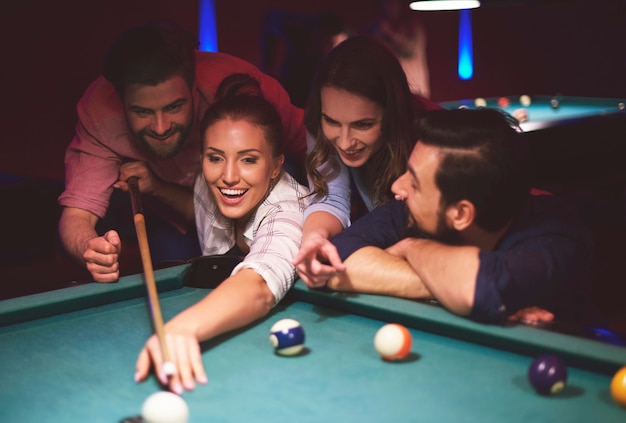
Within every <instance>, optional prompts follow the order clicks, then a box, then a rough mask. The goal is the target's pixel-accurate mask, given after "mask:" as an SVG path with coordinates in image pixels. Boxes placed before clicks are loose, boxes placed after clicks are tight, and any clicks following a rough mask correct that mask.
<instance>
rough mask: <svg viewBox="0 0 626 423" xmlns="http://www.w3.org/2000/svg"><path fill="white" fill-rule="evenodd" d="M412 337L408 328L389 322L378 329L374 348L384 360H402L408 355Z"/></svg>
mask: <svg viewBox="0 0 626 423" xmlns="http://www.w3.org/2000/svg"><path fill="white" fill-rule="evenodd" d="M412 343H413V338H412V337H411V333H410V332H409V330H408V329H407V328H406V327H404V326H402V325H401V324H398V323H389V324H386V325H385V326H383V327H381V328H380V329H378V331H377V332H376V335H375V336H374V348H376V351H378V354H380V356H381V357H382V358H383V360H385V361H394V360H402V359H403V358H406V356H407V355H409V352H410V351H411V345H412Z"/></svg>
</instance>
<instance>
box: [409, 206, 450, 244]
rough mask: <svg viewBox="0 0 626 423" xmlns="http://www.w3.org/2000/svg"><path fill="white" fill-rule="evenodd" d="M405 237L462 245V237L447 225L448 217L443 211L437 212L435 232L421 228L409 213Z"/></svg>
mask: <svg viewBox="0 0 626 423" xmlns="http://www.w3.org/2000/svg"><path fill="white" fill-rule="evenodd" d="M404 236H405V237H406V238H424V239H430V240H433V241H437V242H440V243H442V244H447V245H460V244H461V236H460V235H459V232H458V231H457V230H455V229H454V228H451V227H449V226H448V225H447V224H446V215H445V212H443V211H442V210H441V209H440V210H439V211H438V212H437V228H436V229H435V232H428V231H426V230H424V229H423V228H422V227H420V226H419V224H418V223H417V222H416V221H415V219H414V218H413V216H411V212H410V211H408V219H407V225H406V228H405V230H404Z"/></svg>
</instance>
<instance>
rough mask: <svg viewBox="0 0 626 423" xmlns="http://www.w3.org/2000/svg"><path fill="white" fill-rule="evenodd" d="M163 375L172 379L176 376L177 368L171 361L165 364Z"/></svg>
mask: <svg viewBox="0 0 626 423" xmlns="http://www.w3.org/2000/svg"><path fill="white" fill-rule="evenodd" d="M163 373H165V376H167V377H168V378H169V377H172V376H174V375H175V374H176V366H175V365H174V363H172V362H171V361H166V362H164V363H163Z"/></svg>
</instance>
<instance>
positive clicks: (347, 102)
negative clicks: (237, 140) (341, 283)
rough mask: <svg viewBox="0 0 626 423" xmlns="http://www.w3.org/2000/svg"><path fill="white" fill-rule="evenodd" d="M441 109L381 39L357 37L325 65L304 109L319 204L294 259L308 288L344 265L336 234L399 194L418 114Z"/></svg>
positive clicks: (310, 167)
mask: <svg viewBox="0 0 626 423" xmlns="http://www.w3.org/2000/svg"><path fill="white" fill-rule="evenodd" d="M440 108H441V107H440V106H438V105H436V104H435V103H432V102H430V101H429V100H427V99H425V98H423V97H419V96H415V95H413V94H411V91H410V89H409V85H408V83H407V79H406V75H405V73H404V71H403V69H402V66H401V65H400V63H399V62H398V59H397V58H396V56H395V55H394V54H393V53H392V52H391V51H390V50H389V49H388V48H387V47H386V46H385V45H384V44H382V43H381V42H380V41H378V40H376V39H375V38H371V37H366V36H357V37H352V38H349V39H348V40H346V41H344V42H343V43H341V44H339V45H338V46H337V47H335V48H334V49H333V50H331V52H330V53H329V54H328V56H327V57H326V58H325V59H324V60H323V61H322V62H321V63H320V65H319V67H318V69H317V73H316V76H315V79H314V81H313V85H312V87H311V91H310V95H309V100H308V102H307V105H306V108H305V114H304V119H305V126H306V128H307V132H308V134H307V161H306V164H307V173H308V175H309V185H310V188H311V196H312V201H311V204H310V205H309V207H308V208H307V211H306V213H305V222H304V227H303V238H302V246H301V248H300V252H299V253H298V255H297V256H296V257H295V259H294V261H293V263H294V265H295V266H296V269H297V271H298V274H299V276H300V277H301V278H302V280H303V281H304V282H305V283H306V284H307V285H308V286H310V287H319V286H323V285H324V284H325V283H326V280H327V279H328V277H329V276H330V275H332V274H334V273H335V272H337V271H342V270H344V266H343V264H342V263H341V261H340V260H339V257H338V255H337V251H336V249H335V247H334V246H333V245H332V244H331V243H330V241H329V240H330V238H332V237H333V236H334V235H336V234H337V233H339V232H341V231H342V230H343V229H345V228H346V227H348V226H349V225H350V222H351V220H352V219H354V218H356V217H357V216H358V215H361V214H363V213H364V212H366V211H369V210H371V209H373V208H374V207H375V206H378V205H381V204H383V203H385V202H387V201H389V200H391V199H393V195H392V193H391V190H390V188H391V184H392V182H393V181H394V180H395V179H396V178H397V177H398V176H399V175H400V174H402V172H403V171H404V169H405V166H406V161H407V159H408V157H409V154H410V152H411V150H412V148H413V145H414V144H415V139H414V137H413V130H412V126H413V120H414V118H415V116H416V115H417V114H419V113H420V112H423V111H426V110H433V109H440Z"/></svg>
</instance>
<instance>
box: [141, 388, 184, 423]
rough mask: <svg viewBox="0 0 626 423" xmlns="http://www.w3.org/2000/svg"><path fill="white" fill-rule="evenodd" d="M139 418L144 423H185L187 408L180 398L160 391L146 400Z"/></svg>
mask: <svg viewBox="0 0 626 423" xmlns="http://www.w3.org/2000/svg"><path fill="white" fill-rule="evenodd" d="M141 417H143V419H144V422H145V423H187V421H188V420H189V407H188V406H187V403H186V402H185V400H184V399H182V398H181V397H180V396H178V395H176V394H174V393H172V392H166V391H161V392H157V393H154V394H152V395H150V396H149V397H148V398H146V400H145V401H144V403H143V406H142V407H141Z"/></svg>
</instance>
